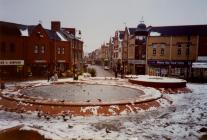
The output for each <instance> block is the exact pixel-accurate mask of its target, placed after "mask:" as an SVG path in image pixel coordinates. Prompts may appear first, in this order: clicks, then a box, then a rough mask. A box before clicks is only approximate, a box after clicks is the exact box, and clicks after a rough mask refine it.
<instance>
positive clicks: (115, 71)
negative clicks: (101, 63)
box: [114, 67, 117, 78]
mask: <svg viewBox="0 0 207 140" xmlns="http://www.w3.org/2000/svg"><path fill="white" fill-rule="evenodd" d="M114 73H115V78H117V68H116V67H115V68H114Z"/></svg>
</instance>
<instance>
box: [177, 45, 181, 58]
mask: <svg viewBox="0 0 207 140" xmlns="http://www.w3.org/2000/svg"><path fill="white" fill-rule="evenodd" d="M177 54H178V55H181V44H179V45H178V49H177Z"/></svg>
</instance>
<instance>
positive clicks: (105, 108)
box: [0, 80, 162, 116]
mask: <svg viewBox="0 0 207 140" xmlns="http://www.w3.org/2000/svg"><path fill="white" fill-rule="evenodd" d="M110 82H111V83H110ZM19 88H21V87H18V90H14V93H12V92H11V91H10V92H9V93H7V92H4V93H3V94H0V97H2V99H3V100H1V103H0V105H3V106H4V107H6V108H7V109H10V110H14V111H18V110H20V111H19V112H22V111H23V112H24V111H38V112H41V113H45V114H46V115H44V116H47V114H51V115H61V114H63V115H64V116H65V114H67V115H73V116H90V115H104V116H108V115H119V114H128V113H134V112H137V111H138V110H142V109H149V108H150V107H158V106H159V102H157V101H156V100H158V99H160V98H161V97H162V95H161V94H160V92H159V91H158V90H156V89H154V88H145V87H142V86H137V85H132V84H130V83H128V82H127V81H117V80H114V81H113V82H112V81H111V80H110V81H108V80H88V81H81V82H80V81H77V82H74V81H73V82H70V81H68V82H56V83H52V84H45V85H43V84H32V85H28V86H27V87H25V86H23V87H22V88H21V89H20V90H19Z"/></svg>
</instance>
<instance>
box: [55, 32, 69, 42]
mask: <svg viewBox="0 0 207 140" xmlns="http://www.w3.org/2000/svg"><path fill="white" fill-rule="evenodd" d="M56 33H57V35H58V37H59V38H60V39H61V41H67V39H65V38H64V37H63V36H62V35H61V34H60V33H59V32H56Z"/></svg>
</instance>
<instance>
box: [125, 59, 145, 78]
mask: <svg viewBox="0 0 207 140" xmlns="http://www.w3.org/2000/svg"><path fill="white" fill-rule="evenodd" d="M128 66H129V68H128V71H129V73H130V74H136V75H144V74H145V60H128Z"/></svg>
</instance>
